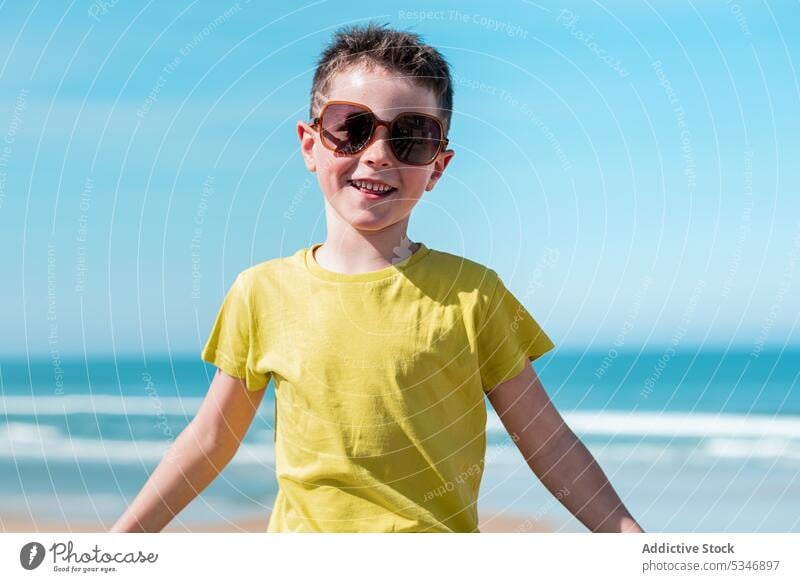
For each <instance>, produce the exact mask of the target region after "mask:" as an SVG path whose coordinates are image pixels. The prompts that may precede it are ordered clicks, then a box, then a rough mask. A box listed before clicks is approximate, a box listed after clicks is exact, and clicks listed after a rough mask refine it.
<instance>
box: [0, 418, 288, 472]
mask: <svg viewBox="0 0 800 582" xmlns="http://www.w3.org/2000/svg"><path fill="white" fill-rule="evenodd" d="M171 444H172V442H170V441H168V440H159V441H153V440H138V441H121V440H112V439H105V440H98V439H86V438H76V437H69V436H67V435H64V434H63V433H62V432H61V431H59V430H58V429H57V428H55V427H52V426H42V425H40V426H36V425H32V424H26V423H19V422H10V423H8V424H5V425H0V460H16V461H22V460H36V461H70V462H98V463H100V462H101V463H108V464H120V463H123V464H131V463H133V464H139V463H158V462H159V461H160V460H162V459H163V458H164V456H165V455H166V453H167V451H168V449H169V447H170V446H171ZM274 462H275V456H274V453H273V447H272V443H271V442H269V443H255V444H243V445H242V446H240V447H239V450H238V451H237V453H236V455H235V456H234V458H233V461H232V463H233V464H236V465H273V464H274Z"/></svg>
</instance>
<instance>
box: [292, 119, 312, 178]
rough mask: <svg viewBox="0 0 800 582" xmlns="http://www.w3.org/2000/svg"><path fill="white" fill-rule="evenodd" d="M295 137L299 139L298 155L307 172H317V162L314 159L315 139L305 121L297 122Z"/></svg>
mask: <svg viewBox="0 0 800 582" xmlns="http://www.w3.org/2000/svg"><path fill="white" fill-rule="evenodd" d="M297 135H298V137H299V138H300V153H301V154H302V155H303V161H304V162H305V164H306V168H307V169H308V171H309V172H316V171H317V161H316V160H315V159H314V144H315V143H316V140H317V137H316V134H315V132H314V130H313V129H311V126H310V125H308V124H307V123H306V122H305V121H298V122H297Z"/></svg>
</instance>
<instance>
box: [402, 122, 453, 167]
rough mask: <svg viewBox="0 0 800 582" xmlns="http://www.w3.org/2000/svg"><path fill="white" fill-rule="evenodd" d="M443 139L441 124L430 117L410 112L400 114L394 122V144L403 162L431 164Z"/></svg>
mask: <svg viewBox="0 0 800 582" xmlns="http://www.w3.org/2000/svg"><path fill="white" fill-rule="evenodd" d="M441 140H442V132H441V129H440V127H439V124H438V123H436V121H435V120H434V119H432V118H430V117H425V116H424V115H415V114H413V113H409V114H403V115H400V116H399V117H398V118H397V120H396V121H395V123H394V131H393V133H392V145H393V147H394V153H395V155H396V156H397V159H398V160H400V161H402V162H408V163H409V164H429V163H430V162H432V161H433V157H434V155H435V154H436V150H437V149H438V148H439V142H441Z"/></svg>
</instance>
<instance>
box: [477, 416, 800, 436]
mask: <svg viewBox="0 0 800 582" xmlns="http://www.w3.org/2000/svg"><path fill="white" fill-rule="evenodd" d="M562 416H563V417H564V420H565V421H566V423H567V424H568V425H569V427H570V428H571V429H572V430H573V431H574V432H575V433H576V434H577V435H579V436H580V435H607V436H641V437H696V438H705V437H718V436H719V437H725V436H728V437H758V438H765V437H783V438H790V439H800V417H798V416H768V415H764V414H709V413H700V412H698V413H678V412H663V413H661V412H606V411H596V412H592V411H581V412H565V413H562ZM487 430H489V431H492V432H500V433H502V432H505V428H504V427H503V425H502V423H501V422H500V419H499V417H498V416H497V414H495V413H493V412H492V413H490V415H489V420H488V422H487Z"/></svg>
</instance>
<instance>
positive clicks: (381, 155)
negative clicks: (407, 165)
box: [361, 126, 392, 167]
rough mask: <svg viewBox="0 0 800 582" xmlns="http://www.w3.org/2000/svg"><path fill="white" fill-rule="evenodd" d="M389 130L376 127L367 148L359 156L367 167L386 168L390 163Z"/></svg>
mask: <svg viewBox="0 0 800 582" xmlns="http://www.w3.org/2000/svg"><path fill="white" fill-rule="evenodd" d="M388 139H389V129H388V128H387V127H383V126H381V127H378V128H377V129H376V130H375V136H374V138H373V140H372V143H371V144H369V147H367V149H365V150H364V152H363V153H362V154H361V159H362V160H363V161H364V163H366V164H367V165H369V166H378V167H386V166H389V165H391V163H392V152H391V146H390V145H389V141H388Z"/></svg>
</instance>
